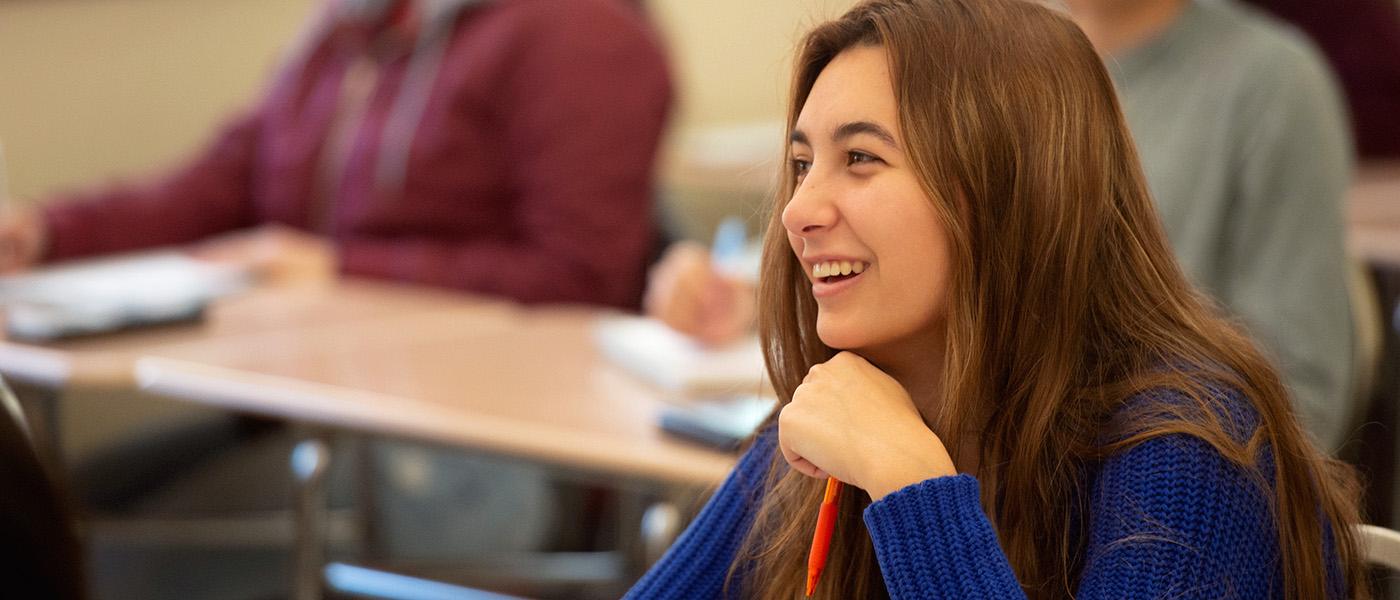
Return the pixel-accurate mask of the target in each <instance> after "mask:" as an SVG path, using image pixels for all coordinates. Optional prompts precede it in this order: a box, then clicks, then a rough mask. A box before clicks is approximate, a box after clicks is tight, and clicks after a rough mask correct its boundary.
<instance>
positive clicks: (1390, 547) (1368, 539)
mask: <svg viewBox="0 0 1400 600" xmlns="http://www.w3.org/2000/svg"><path fill="white" fill-rule="evenodd" d="M1356 534H1357V542H1358V543H1359V545H1360V546H1361V558H1362V559H1363V560H1365V561H1366V563H1367V564H1372V565H1379V566H1383V567H1386V568H1388V569H1392V570H1395V571H1400V531H1395V530H1392V529H1386V528H1384V527H1377V526H1375V525H1357V526H1356Z"/></svg>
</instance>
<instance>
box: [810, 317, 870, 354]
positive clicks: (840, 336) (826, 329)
mask: <svg viewBox="0 0 1400 600" xmlns="http://www.w3.org/2000/svg"><path fill="white" fill-rule="evenodd" d="M869 329H870V328H869V327H861V326H860V325H859V324H858V323H850V322H842V321H840V320H837V319H832V318H830V317H824V316H821V315H818V316H817V338H818V339H820V340H821V341H822V343H823V344H826V345H827V346H828V347H830V348H833V349H836V350H856V349H858V348H863V347H865V346H868V345H869V344H870V339H869V333H870V331H869Z"/></svg>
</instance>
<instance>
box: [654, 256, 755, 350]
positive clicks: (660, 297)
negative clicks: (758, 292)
mask: <svg viewBox="0 0 1400 600" xmlns="http://www.w3.org/2000/svg"><path fill="white" fill-rule="evenodd" d="M753 294H754V289H753V287H752V286H750V285H749V284H748V283H747V282H744V281H740V280H737V279H732V278H730V277H726V276H725V275H723V274H720V273H719V272H717V271H715V269H714V267H713V266H712V265H711V260H710V253H709V251H707V250H706V249H705V247H704V246H701V245H699V244H696V243H694V242H678V243H676V244H673V245H672V246H671V247H670V248H669V249H667V251H666V255H665V256H663V257H662V258H661V260H660V261H659V262H657V264H656V266H654V267H652V269H651V273H650V275H649V276H648V278H647V290H646V296H645V298H644V299H643V302H642V305H643V308H644V310H645V312H646V314H647V315H649V316H651V317H653V318H656V319H658V320H660V321H661V322H663V323H665V324H667V325H669V326H670V327H671V328H672V329H675V330H676V331H679V332H681V333H684V334H686V335H689V336H691V337H694V338H695V339H697V340H699V341H701V342H702V343H705V344H710V345H718V344H723V343H725V342H728V341H731V340H734V339H736V338H738V337H739V336H741V335H743V334H744V333H745V332H747V331H748V330H749V329H750V328H751V327H752V326H753V319H754V304H755V300H754V297H753Z"/></svg>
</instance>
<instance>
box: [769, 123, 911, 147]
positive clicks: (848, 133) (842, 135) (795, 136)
mask: <svg viewBox="0 0 1400 600" xmlns="http://www.w3.org/2000/svg"><path fill="white" fill-rule="evenodd" d="M862 133H865V134H869V135H873V136H875V137H876V138H879V140H880V141H881V142H884V143H885V145H887V146H889V147H891V148H894V149H895V150H898V149H899V144H896V143H895V141H894V135H892V134H891V133H890V132H889V130H887V129H885V128H884V127H881V126H879V125H877V124H875V123H871V122H870V121H851V122H849V123H844V124H842V125H841V126H840V127H837V128H836V131H834V132H832V134H831V140H832V141H833V142H841V141H845V140H846V139H847V138H850V137H852V136H855V135H858V134H862ZM788 141H790V142H792V143H795V144H804V145H807V146H810V145H812V143H811V142H810V141H809V140H808V138H807V134H806V133H804V132H802V131H801V130H797V129H794V130H793V132H792V135H791V136H790V137H789V138H788Z"/></svg>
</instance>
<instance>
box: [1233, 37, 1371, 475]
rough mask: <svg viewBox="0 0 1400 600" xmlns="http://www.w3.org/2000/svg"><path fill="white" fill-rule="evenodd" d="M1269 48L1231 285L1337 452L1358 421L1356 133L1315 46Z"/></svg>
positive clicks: (1306, 415) (1253, 122)
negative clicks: (1350, 228) (1348, 224)
mask: <svg viewBox="0 0 1400 600" xmlns="http://www.w3.org/2000/svg"><path fill="white" fill-rule="evenodd" d="M1273 50H1274V51H1273V52H1266V53H1260V54H1258V55H1257V60H1255V61H1254V63H1255V64H1253V65H1252V67H1253V68H1251V69H1248V70H1247V72H1248V73H1250V74H1251V76H1252V77H1253V78H1254V79H1255V81H1253V82H1252V85H1249V86H1247V89H1248V90H1250V91H1249V92H1248V93H1247V94H1245V95H1244V97H1243V98H1242V102H1241V105H1240V106H1239V107H1238V108H1239V110H1242V111H1247V113H1245V114H1247V115H1250V118H1246V119H1241V121H1240V122H1241V123H1242V124H1243V125H1242V128H1241V129H1242V130H1241V131H1240V132H1239V133H1240V135H1239V136H1237V137H1236V140H1237V142H1238V144H1239V146H1238V147H1237V149H1236V151H1237V152H1238V153H1239V154H1238V155H1237V156H1236V157H1235V164H1237V165H1240V172H1239V173H1238V177H1237V180H1236V181H1237V182H1238V185H1239V189H1238V194H1237V196H1236V202H1235V203H1234V204H1233V205H1232V206H1231V208H1230V211H1229V214H1228V216H1227V218H1228V219H1229V221H1230V225H1229V227H1227V228H1226V231H1229V232H1230V233H1231V237H1232V238H1233V239H1230V240H1226V241H1225V244H1224V250H1225V253H1224V254H1225V255H1224V256H1223V257H1222V260H1223V261H1225V264H1227V265H1228V268H1227V269H1226V271H1225V272H1228V273H1231V276H1230V277H1229V279H1228V281H1225V282H1223V286H1222V288H1221V289H1220V290H1219V292H1220V294H1221V296H1222V298H1221V300H1223V301H1224V302H1225V304H1227V305H1228V306H1230V307H1231V308H1232V309H1233V310H1234V311H1235V313H1236V314H1238V315H1239V316H1240V317H1242V318H1243V320H1244V321H1245V325H1246V326H1247V327H1248V328H1249V329H1250V331H1251V333H1252V334H1254V336H1255V337H1256V339H1258V340H1259V341H1260V342H1261V343H1262V344H1263V346H1264V348H1265V349H1266V350H1267V351H1269V352H1270V353H1271V354H1272V355H1273V358H1274V359H1275V360H1276V361H1277V363H1278V364H1279V366H1280V367H1281V368H1282V372H1283V374H1284V378H1285V383H1286V384H1287V385H1288V387H1289V389H1290V391H1291V393H1292V395H1293V402H1294V407H1295V408H1296V410H1297V411H1298V415H1299V417H1300V419H1301V420H1302V421H1303V424H1304V425H1305V426H1306V427H1307V428H1308V430H1309V431H1311V432H1312V433H1313V435H1314V436H1315V437H1316V439H1317V441H1318V442H1319V443H1320V444H1321V445H1322V447H1323V448H1324V449H1325V450H1335V449H1336V448H1337V447H1338V446H1339V445H1340V444H1341V442H1342V441H1343V439H1344V438H1345V435H1346V433H1347V432H1346V431H1345V429H1346V428H1347V426H1348V424H1349V423H1350V422H1351V416H1352V412H1353V411H1352V408H1353V404H1354V403H1353V401H1352V395H1351V389H1350V388H1351V365H1352V361H1353V357H1352V349H1353V348H1352V336H1353V332H1352V324H1351V311H1350V306H1349V304H1350V303H1349V296H1348V291H1347V281H1346V277H1347V270H1346V268H1345V267H1346V261H1347V257H1346V248H1345V234H1346V232H1345V223H1344V219H1343V215H1342V212H1343V207H1342V203H1343V201H1344V199H1345V194H1346V190H1347V188H1348V185H1349V183H1350V180H1351V170H1352V155H1351V140H1350V138H1349V134H1348V131H1347V121H1346V119H1345V113H1344V110H1343V108H1342V104H1341V99H1340V97H1339V94H1338V92H1337V89H1336V86H1335V84H1334V82H1333V81H1332V78H1331V76H1330V74H1329V72H1328V71H1327V70H1326V67H1325V66H1324V65H1323V63H1322V62H1321V60H1320V58H1319V57H1318V56H1317V55H1316V53H1314V52H1311V51H1310V48H1308V47H1305V46H1283V47H1281V48H1280V47H1275V48H1273Z"/></svg>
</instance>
